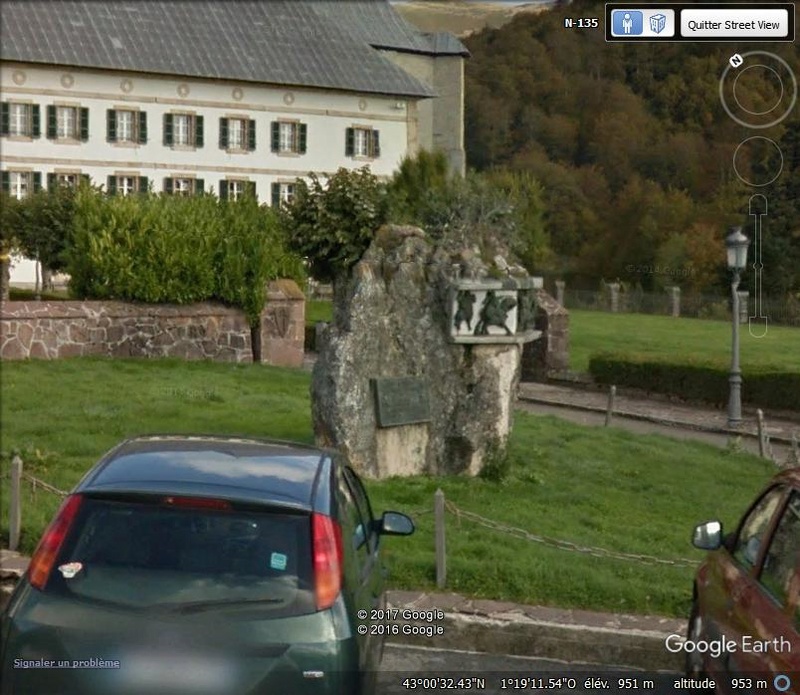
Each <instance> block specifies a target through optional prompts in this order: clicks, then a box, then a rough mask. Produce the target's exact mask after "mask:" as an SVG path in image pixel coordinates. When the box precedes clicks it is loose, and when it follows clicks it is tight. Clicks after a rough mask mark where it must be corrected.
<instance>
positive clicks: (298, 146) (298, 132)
mask: <svg viewBox="0 0 800 695" xmlns="http://www.w3.org/2000/svg"><path fill="white" fill-rule="evenodd" d="M270 131H271V133H270V134H271V142H270V149H271V151H272V152H273V153H274V154H276V155H278V156H279V157H297V156H300V155H304V154H306V152H307V151H308V124H307V123H303V122H302V121H300V120H299V119H294V118H279V119H278V120H276V121H272V123H271V124H270ZM287 131H288V132H289V135H288V138H287V137H285V136H284V133H286V132H287ZM287 139H288V140H289V142H287ZM287 145H288V146H287Z"/></svg>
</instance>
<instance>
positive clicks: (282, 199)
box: [270, 179, 297, 207]
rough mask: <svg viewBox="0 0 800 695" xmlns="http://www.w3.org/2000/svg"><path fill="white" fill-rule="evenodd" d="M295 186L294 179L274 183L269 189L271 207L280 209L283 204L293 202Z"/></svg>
mask: <svg viewBox="0 0 800 695" xmlns="http://www.w3.org/2000/svg"><path fill="white" fill-rule="evenodd" d="M296 185H297V182H296V181H295V180H294V179H292V180H291V181H281V180H278V181H274V182H273V183H272V186H271V187H270V190H271V204H272V207H280V206H281V205H283V204H284V203H286V204H287V205H289V204H291V203H292V201H293V200H294V195H295V186H296Z"/></svg>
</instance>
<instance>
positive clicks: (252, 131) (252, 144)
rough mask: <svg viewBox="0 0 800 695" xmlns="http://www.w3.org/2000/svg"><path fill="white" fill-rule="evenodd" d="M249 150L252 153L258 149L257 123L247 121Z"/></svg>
mask: <svg viewBox="0 0 800 695" xmlns="http://www.w3.org/2000/svg"><path fill="white" fill-rule="evenodd" d="M247 149H248V150H250V151H251V152H252V151H253V150H255V149H256V122H255V121H247Z"/></svg>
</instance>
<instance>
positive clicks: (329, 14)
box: [303, 0, 469, 56]
mask: <svg viewBox="0 0 800 695" xmlns="http://www.w3.org/2000/svg"><path fill="white" fill-rule="evenodd" d="M303 1H304V2H306V3H308V4H309V5H310V6H311V7H312V9H313V10H314V11H315V12H316V13H317V14H318V15H320V16H322V17H324V18H326V19H327V20H329V21H331V22H334V23H335V24H336V25H337V26H338V27H339V28H340V29H342V30H343V31H348V32H350V33H351V34H353V35H354V36H356V37H358V38H360V39H361V40H362V41H364V42H365V43H368V44H369V45H370V46H373V47H375V48H390V49H393V50H396V51H403V52H408V53H425V54H429V55H462V56H468V55H469V51H468V50H467V48H466V46H464V44H463V43H461V41H459V40H458V39H457V38H456V37H455V36H453V35H452V34H447V33H444V32H441V33H436V34H428V33H423V32H421V31H420V30H419V29H417V28H416V27H415V26H414V25H413V24H411V23H410V22H408V21H407V20H406V19H405V18H404V17H403V16H402V15H400V14H399V13H398V12H397V11H395V9H394V8H393V7H392V6H391V5H390V4H389V3H388V2H386V0H333V1H331V0H303Z"/></svg>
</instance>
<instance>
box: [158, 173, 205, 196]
mask: <svg viewBox="0 0 800 695" xmlns="http://www.w3.org/2000/svg"><path fill="white" fill-rule="evenodd" d="M184 180H185V181H189V183H190V185H191V189H190V190H189V191H188V193H186V192H184V191H176V190H175V182H176V181H184ZM163 186H164V187H163V189H162V192H163V193H166V194H168V195H187V196H192V195H200V194H201V193H203V192H204V188H205V180H204V179H201V178H198V177H196V176H195V175H194V174H173V175H171V176H166V177H164V182H163Z"/></svg>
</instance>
